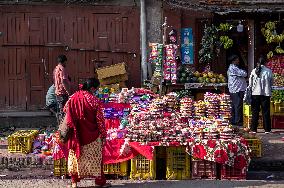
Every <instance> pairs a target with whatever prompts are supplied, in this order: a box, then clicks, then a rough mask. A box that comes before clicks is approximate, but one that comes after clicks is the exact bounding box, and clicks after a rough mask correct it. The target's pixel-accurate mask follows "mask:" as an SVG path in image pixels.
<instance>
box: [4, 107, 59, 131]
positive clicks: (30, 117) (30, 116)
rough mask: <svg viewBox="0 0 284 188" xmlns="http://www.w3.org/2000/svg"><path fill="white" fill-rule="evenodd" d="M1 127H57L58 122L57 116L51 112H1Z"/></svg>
mask: <svg viewBox="0 0 284 188" xmlns="http://www.w3.org/2000/svg"><path fill="white" fill-rule="evenodd" d="M0 125H1V128H2V129H5V128H36V127H41V128H44V127H56V126H57V120H56V117H55V115H53V114H51V112H49V111H34V112H26V111H24V112H23V111H20V112H1V113H0ZM1 128H0V129H1ZM0 132H1V131H0Z"/></svg>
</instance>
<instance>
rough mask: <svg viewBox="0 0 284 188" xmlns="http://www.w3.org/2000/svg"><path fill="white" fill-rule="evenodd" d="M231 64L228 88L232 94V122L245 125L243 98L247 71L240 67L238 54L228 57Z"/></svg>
mask: <svg viewBox="0 0 284 188" xmlns="http://www.w3.org/2000/svg"><path fill="white" fill-rule="evenodd" d="M228 60H229V61H230V66H229V69H228V71H227V75H228V88H229V92H230V96H231V101H232V103H231V115H232V119H231V124H232V125H235V126H243V98H244V92H245V90H246V88H247V83H246V79H245V77H247V72H246V71H244V70H242V69H240V68H239V67H238V65H239V63H240V60H239V57H238V56H237V55H232V56H230V57H229V59H228Z"/></svg>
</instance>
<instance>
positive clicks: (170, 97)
mask: <svg viewBox="0 0 284 188" xmlns="http://www.w3.org/2000/svg"><path fill="white" fill-rule="evenodd" d="M163 103H164V110H165V111H168V112H173V111H174V108H175V107H176V104H177V94H176V93H173V92H172V93H169V94H167V95H166V96H164V97H163Z"/></svg>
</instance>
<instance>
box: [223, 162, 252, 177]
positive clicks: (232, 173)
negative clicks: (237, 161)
mask: <svg viewBox="0 0 284 188" xmlns="http://www.w3.org/2000/svg"><path fill="white" fill-rule="evenodd" d="M246 176H247V170H246V169H245V170H240V169H236V168H234V167H231V166H228V165H222V167H221V179H228V180H230V179H234V180H245V179H246Z"/></svg>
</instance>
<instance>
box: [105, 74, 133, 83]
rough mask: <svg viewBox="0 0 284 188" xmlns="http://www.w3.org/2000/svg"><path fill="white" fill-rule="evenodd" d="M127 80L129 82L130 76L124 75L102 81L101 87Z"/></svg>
mask: <svg viewBox="0 0 284 188" xmlns="http://www.w3.org/2000/svg"><path fill="white" fill-rule="evenodd" d="M127 80H128V75H127V74H123V75H117V76H112V77H108V78H104V79H100V82H101V85H109V84H116V83H121V82H125V81H127Z"/></svg>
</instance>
